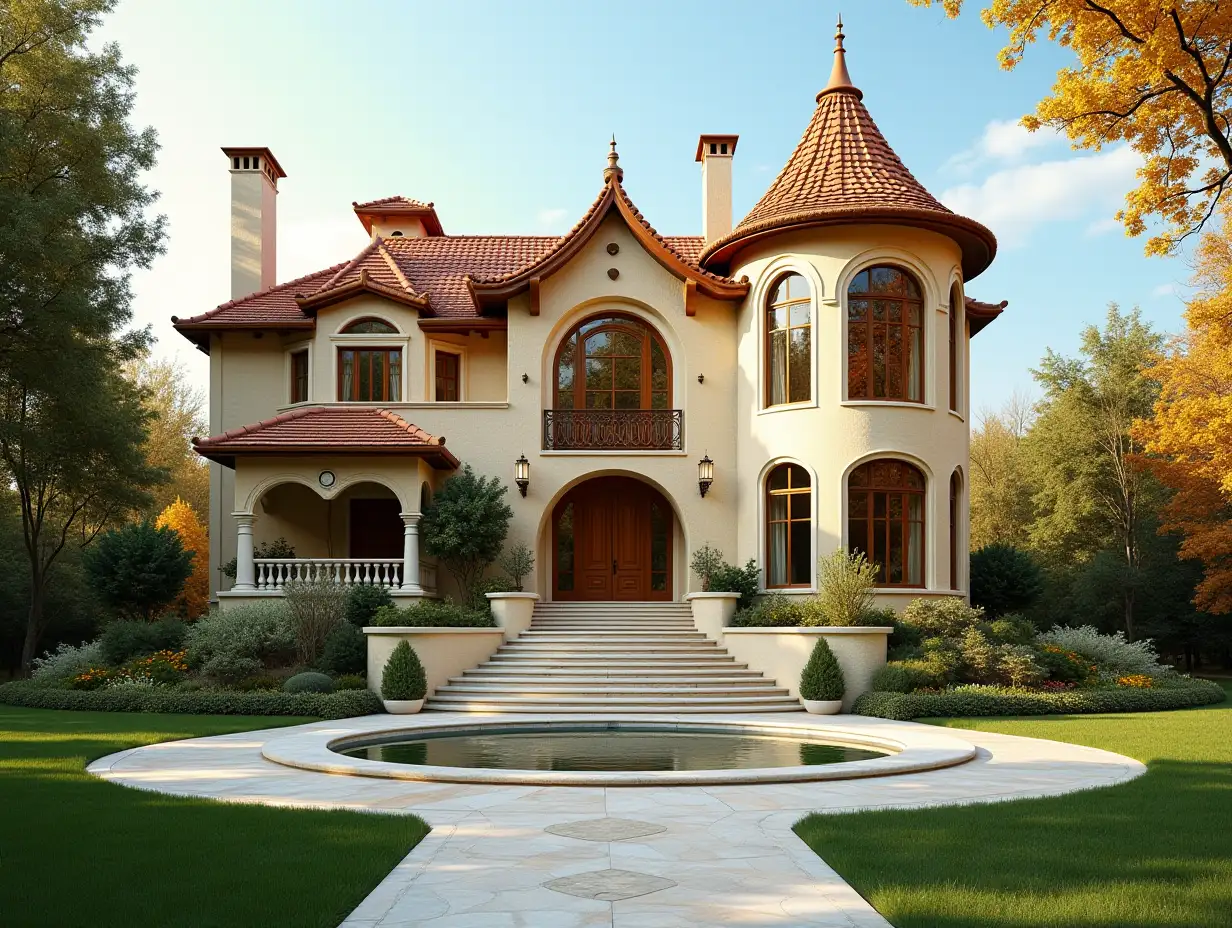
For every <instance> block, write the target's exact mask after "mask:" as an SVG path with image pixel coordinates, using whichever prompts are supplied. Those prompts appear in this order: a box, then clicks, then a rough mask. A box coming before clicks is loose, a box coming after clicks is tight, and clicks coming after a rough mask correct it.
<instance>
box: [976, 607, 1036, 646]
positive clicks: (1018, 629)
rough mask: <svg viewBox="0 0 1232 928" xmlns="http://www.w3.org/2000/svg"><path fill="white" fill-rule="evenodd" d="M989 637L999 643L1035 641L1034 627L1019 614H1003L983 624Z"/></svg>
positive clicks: (1027, 642) (1028, 642) (1029, 642)
mask: <svg viewBox="0 0 1232 928" xmlns="http://www.w3.org/2000/svg"><path fill="white" fill-rule="evenodd" d="M984 631H985V632H986V633H987V635H988V637H989V638H992V639H993V640H994V641H998V642H1000V643H1001V644H1031V643H1032V642H1034V641H1035V637H1036V634H1037V633H1036V629H1035V626H1034V625H1032V624H1031V622H1030V621H1028V620H1027V619H1024V618H1023V617H1022V616H1020V615H1014V614H1009V615H1004V616H1002V617H1001V618H999V619H997V620H996V621H993V622H988V623H986V625H985V626H984Z"/></svg>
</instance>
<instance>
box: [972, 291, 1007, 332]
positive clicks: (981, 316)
mask: <svg viewBox="0 0 1232 928" xmlns="http://www.w3.org/2000/svg"><path fill="white" fill-rule="evenodd" d="M1009 305H1010V301H1009V300H1002V301H1001V302H1000V303H981V302H980V301H979V300H977V299H975V298H974V297H970V296H969V297H967V298H966V299H964V300H963V306H964V307H965V309H966V311H967V325H968V326H969V327H970V329H971V334H972V335H975V334H976V333H977V332H979V331H981V330H982V329H983V328H984V327H985V326H987V325H988V323H990V322H992V321H993V320H994V319H996V318H997V317H998V316H1000V315H1001V313H1003V312H1004V311H1005V307H1007V306H1009Z"/></svg>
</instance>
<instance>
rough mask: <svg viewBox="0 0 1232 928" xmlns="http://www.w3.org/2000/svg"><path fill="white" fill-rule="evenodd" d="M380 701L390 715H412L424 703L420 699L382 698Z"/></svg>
mask: <svg viewBox="0 0 1232 928" xmlns="http://www.w3.org/2000/svg"><path fill="white" fill-rule="evenodd" d="M381 702H383V703H384V704H385V711H386V712H388V713H389V714H390V715H414V714H415V713H416V712H418V711H419V710H420V709H422V708H423V704H424V701H423V700H422V699H382V700H381Z"/></svg>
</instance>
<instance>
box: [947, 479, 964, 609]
mask: <svg viewBox="0 0 1232 928" xmlns="http://www.w3.org/2000/svg"><path fill="white" fill-rule="evenodd" d="M961 507H962V477H960V476H959V473H958V470H957V469H955V471H954V473H952V474H950V589H951V590H957V589H958V581H959V579H960V578H959V570H958V543H959V541H960V538H959V531H958V524H959V519H960V515H961V512H962V508H961Z"/></svg>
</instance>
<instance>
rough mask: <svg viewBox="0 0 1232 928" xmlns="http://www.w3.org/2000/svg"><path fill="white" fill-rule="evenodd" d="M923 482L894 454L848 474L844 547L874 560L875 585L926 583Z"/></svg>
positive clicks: (893, 585)
mask: <svg viewBox="0 0 1232 928" xmlns="http://www.w3.org/2000/svg"><path fill="white" fill-rule="evenodd" d="M925 486H926V484H925V479H924V474H923V473H921V471H920V469H919V468H917V467H915V466H914V465H912V464H908V463H907V462H906V461H898V460H893V459H882V460H877V461H869V462H867V463H865V464H861V465H860V466H859V467H857V468H856V469H855V470H853V471H852V472H851V473H850V474H849V475H848V477H847V547H848V550H850V551H852V552H853V553H854V552H856V551H860V552H863V554H864V556H865V557H867V558H868V559H869V560H870V561H871V562H872V563H873V564H875V565H876V567H877V585H878V586H883V587H923V586H924V493H925Z"/></svg>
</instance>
